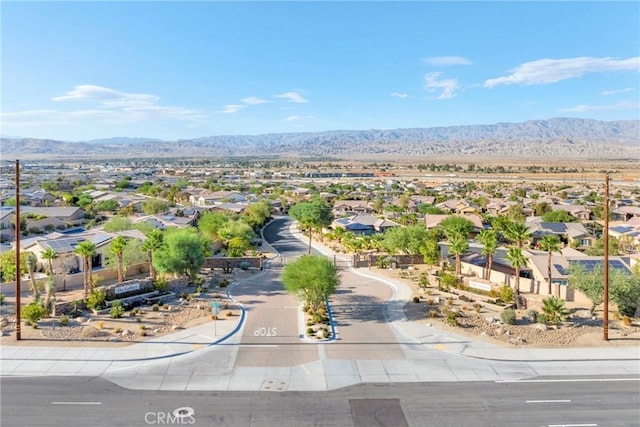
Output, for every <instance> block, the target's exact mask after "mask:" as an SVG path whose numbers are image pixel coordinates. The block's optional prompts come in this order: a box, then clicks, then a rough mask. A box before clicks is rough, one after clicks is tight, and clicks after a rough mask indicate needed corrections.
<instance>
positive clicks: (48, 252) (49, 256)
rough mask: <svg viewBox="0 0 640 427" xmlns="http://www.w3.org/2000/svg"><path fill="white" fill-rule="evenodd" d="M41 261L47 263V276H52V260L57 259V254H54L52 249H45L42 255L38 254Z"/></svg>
mask: <svg viewBox="0 0 640 427" xmlns="http://www.w3.org/2000/svg"><path fill="white" fill-rule="evenodd" d="M40 256H41V257H42V259H43V260H46V261H47V274H49V275H50V276H52V275H53V260H54V259H56V258H58V252H56V251H55V250H54V249H53V248H47V249H45V250H44V251H43V252H42V254H40Z"/></svg>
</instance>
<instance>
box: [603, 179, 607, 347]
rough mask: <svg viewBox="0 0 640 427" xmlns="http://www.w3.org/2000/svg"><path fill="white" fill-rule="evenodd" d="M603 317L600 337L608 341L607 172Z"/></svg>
mask: <svg viewBox="0 0 640 427" xmlns="http://www.w3.org/2000/svg"><path fill="white" fill-rule="evenodd" d="M603 238H604V265H603V270H604V318H603V320H602V339H603V340H604V341H609V172H607V173H606V175H605V177H604V236H603Z"/></svg>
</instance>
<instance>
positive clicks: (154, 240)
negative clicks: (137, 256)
mask: <svg viewBox="0 0 640 427" xmlns="http://www.w3.org/2000/svg"><path fill="white" fill-rule="evenodd" d="M163 246H164V234H162V231H161V230H158V229H154V230H151V231H150V232H148V233H147V239H146V240H145V241H144V243H143V244H142V249H144V250H145V251H147V253H148V255H149V276H150V277H151V279H155V278H156V269H155V268H154V266H153V256H154V254H155V253H156V251H158V250H160V249H162V247H163Z"/></svg>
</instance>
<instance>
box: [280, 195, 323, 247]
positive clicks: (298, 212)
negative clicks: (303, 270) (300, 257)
mask: <svg viewBox="0 0 640 427" xmlns="http://www.w3.org/2000/svg"><path fill="white" fill-rule="evenodd" d="M289 215H290V216H291V217H292V218H293V219H295V220H296V221H298V222H299V223H300V228H301V229H302V230H306V231H307V232H308V233H309V250H308V253H309V254H311V239H312V236H313V231H314V230H320V229H321V228H322V227H327V226H329V225H330V224H331V221H332V219H333V217H332V214H331V207H330V206H328V205H326V204H325V203H324V202H322V201H321V200H314V201H311V202H300V203H296V204H295V205H293V206H291V208H290V209H289Z"/></svg>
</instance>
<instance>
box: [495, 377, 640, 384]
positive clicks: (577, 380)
mask: <svg viewBox="0 0 640 427" xmlns="http://www.w3.org/2000/svg"><path fill="white" fill-rule="evenodd" d="M605 381H606V382H616V381H640V378H574V379H556V380H552V379H549V380H496V383H498V384H501V383H505V384H506V383H586V382H589V383H590V382H605Z"/></svg>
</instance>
